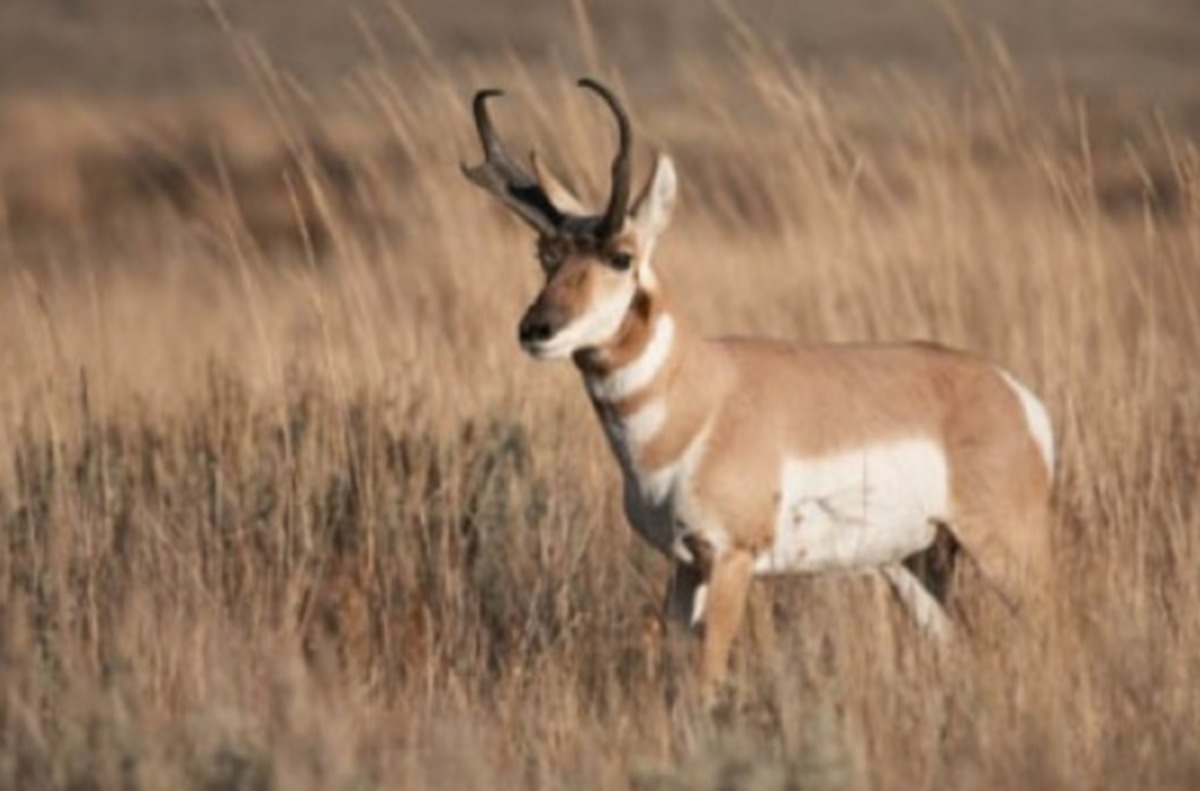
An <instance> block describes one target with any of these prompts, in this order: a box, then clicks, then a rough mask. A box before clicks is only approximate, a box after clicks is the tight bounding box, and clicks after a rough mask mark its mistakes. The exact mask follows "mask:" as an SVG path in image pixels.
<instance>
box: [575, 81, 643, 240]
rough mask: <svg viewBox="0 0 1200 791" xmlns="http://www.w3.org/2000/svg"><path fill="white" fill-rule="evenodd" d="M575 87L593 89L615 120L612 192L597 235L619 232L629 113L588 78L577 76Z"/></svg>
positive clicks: (628, 175)
mask: <svg viewBox="0 0 1200 791" xmlns="http://www.w3.org/2000/svg"><path fill="white" fill-rule="evenodd" d="M579 86H580V87H581V88H587V89H588V90H590V91H593V92H594V93H596V94H597V95H598V96H599V97H600V98H601V99H603V100H604V103H605V104H607V105H608V108H609V109H610V110H612V114H613V115H614V116H616V119H617V132H618V143H617V145H618V148H617V155H616V157H614V158H613V163H612V192H611V193H610V194H609V198H608V208H607V209H606V210H605V212H604V217H603V218H602V219H601V222H600V228H599V234H600V236H602V237H609V236H613V235H614V234H617V233H620V231H621V226H622V225H624V223H625V213H626V212H627V211H628V210H629V192H630V187H631V180H632V164H631V162H630V159H631V156H632V151H631V149H632V143H633V133H632V132H631V130H630V125H629V116H628V115H626V114H625V108H623V107H622V106H621V102H620V101H619V100H618V99H617V97H616V95H615V94H613V92H612V91H610V90H609V89H608V88H606V87H605V86H603V85H601V84H600V83H598V82H596V81H595V80H593V79H590V78H588V77H584V78H583V79H581V80H580V81H579Z"/></svg>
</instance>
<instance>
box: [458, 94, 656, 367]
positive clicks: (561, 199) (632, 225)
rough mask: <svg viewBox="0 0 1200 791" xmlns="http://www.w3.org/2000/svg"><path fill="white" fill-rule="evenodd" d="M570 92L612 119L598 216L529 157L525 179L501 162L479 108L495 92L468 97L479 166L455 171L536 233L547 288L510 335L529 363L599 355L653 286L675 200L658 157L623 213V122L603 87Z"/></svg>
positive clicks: (505, 158)
mask: <svg viewBox="0 0 1200 791" xmlns="http://www.w3.org/2000/svg"><path fill="white" fill-rule="evenodd" d="M579 85H580V86H581V87H583V88H586V89H588V90H590V91H592V92H594V93H595V94H597V95H598V96H599V97H600V98H601V99H603V100H604V102H605V104H607V105H608V108H609V109H610V110H611V111H612V114H613V115H614V116H615V117H616V121H617V130H618V148H617V154H616V157H615V158H614V159H613V163H612V187H611V192H610V194H609V198H608V205H607V206H606V207H605V209H604V212H603V213H602V214H592V213H590V212H588V211H587V209H586V208H584V206H583V204H582V203H581V202H580V201H579V199H578V198H576V197H575V196H574V195H573V194H572V193H571V192H570V190H568V189H567V188H566V186H565V185H563V184H562V183H561V182H560V181H558V179H556V178H555V177H554V176H553V175H551V174H550V172H549V171H548V170H546V168H545V167H543V166H542V164H541V163H540V162H539V160H538V159H537V157H536V155H532V154H531V155H530V160H531V161H530V165H531V166H532V169H533V174H532V175H531V174H530V173H529V171H527V170H525V168H523V167H522V166H521V165H520V164H519V163H518V162H517V161H516V160H515V159H513V157H511V156H510V155H509V154H508V152H507V151H506V150H505V148H504V145H503V144H502V143H501V141H500V138H499V137H498V136H497V134H496V130H495V127H494V126H493V125H492V119H491V117H490V115H489V114H488V107H487V102H488V100H489V99H491V98H493V97H495V96H499V95H501V92H500V91H498V90H483V91H479V92H478V93H476V94H475V99H474V103H473V109H474V114H475V126H476V127H477V129H478V131H479V141H480V143H481V144H482V146H483V153H484V161H483V162H482V163H480V164H479V165H476V166H474V167H468V166H466V165H465V164H464V165H463V173H464V174H465V175H466V177H467V178H468V179H470V180H471V181H472V182H474V183H475V184H477V185H479V186H480V187H483V188H484V189H485V190H487V191H488V192H491V193H492V194H494V195H495V196H496V197H498V198H500V200H501V201H503V202H504V204H505V205H507V206H508V207H509V208H510V209H512V211H514V212H515V213H516V214H517V216H519V217H520V218H521V219H522V220H524V221H525V222H526V223H528V224H529V225H530V226H531V227H532V228H533V229H534V230H535V231H536V232H537V234H538V239H537V257H538V261H539V262H540V263H541V266H542V271H543V272H544V274H545V276H546V280H545V283H544V284H543V286H542V290H541V291H540V292H539V293H538V295H537V298H536V299H535V300H534V301H533V304H532V305H530V306H529V309H528V310H527V311H526V312H525V315H524V317H523V318H522V319H521V324H520V327H519V330H518V337H519V339H520V342H521V346H522V348H524V349H525V351H527V352H528V353H529V354H531V355H533V356H534V357H538V358H553V357H567V356H570V355H572V354H575V353H576V352H580V351H586V350H591V349H599V348H603V347H604V346H605V345H606V344H608V343H610V342H611V341H613V340H614V338H616V336H617V335H618V334H619V332H620V329H621V327H622V324H623V323H624V321H625V318H626V316H627V314H628V313H629V312H630V310H631V309H633V307H634V305H635V302H636V300H637V297H638V295H639V294H640V293H643V292H645V291H652V290H653V289H654V288H655V287H656V280H655V277H654V274H653V272H652V270H651V268H650V257H651V254H652V253H653V251H654V244H655V242H656V241H657V239H658V237H659V235H660V234H661V233H662V231H663V230H664V229H665V228H666V226H667V222H668V221H669V219H670V214H671V208H672V205H673V204H674V201H675V183H676V182H675V167H674V165H672V164H671V160H670V158H668V157H666V156H662V155H660V156H659V157H658V159H657V162H656V163H655V166H654V172H653V173H652V174H651V176H650V178H649V179H648V180H647V182H646V185H645V187H644V188H643V189H642V191H641V193H640V195H639V197H638V198H637V200H636V201H633V203H632V208H631V205H630V186H631V184H630V182H631V178H632V162H631V158H632V151H631V149H632V132H631V130H630V124H629V117H628V116H627V115H626V113H625V110H624V108H623V107H622V106H621V103H620V101H618V99H617V97H616V96H615V95H614V94H613V93H612V91H610V90H609V89H608V88H606V87H604V86H603V85H601V84H600V83H598V82H596V81H594V80H590V79H582V80H580V81H579Z"/></svg>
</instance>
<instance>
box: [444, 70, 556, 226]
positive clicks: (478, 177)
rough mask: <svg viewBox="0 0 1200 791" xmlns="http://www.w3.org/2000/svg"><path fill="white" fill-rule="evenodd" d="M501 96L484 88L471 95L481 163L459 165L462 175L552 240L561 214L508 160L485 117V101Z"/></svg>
mask: <svg viewBox="0 0 1200 791" xmlns="http://www.w3.org/2000/svg"><path fill="white" fill-rule="evenodd" d="M503 95H504V92H503V91H500V90H497V89H495V88H487V89H484V90H482V91H479V92H477V93H476V94H475V98H474V100H473V101H472V103H471V107H472V112H473V113H474V115H475V128H476V130H477V131H478V132H479V143H480V145H481V146H482V147H483V157H484V159H483V162H481V163H480V164H478V165H475V166H474V167H469V166H468V165H467V164H466V163H460V164H461V166H462V172H463V175H465V176H466V177H467V178H468V179H470V180H471V181H472V182H474V183H475V184H477V185H479V186H480V187H483V188H484V189H485V190H487V191H488V192H491V193H492V194H494V195H495V196H496V197H498V198H500V200H502V201H503V202H504V203H505V205H507V206H508V207H509V208H510V209H512V210H513V211H515V212H516V213H517V215H519V216H520V217H521V219H523V220H525V221H526V222H527V223H529V224H530V225H532V226H533V227H534V228H535V229H536V230H537V231H538V233H541V234H542V235H544V236H553V235H555V234H556V233H557V232H558V229H559V228H560V227H561V226H562V222H563V214H562V212H560V211H559V210H558V209H557V208H556V207H555V206H554V204H553V203H551V201H550V199H549V198H548V197H547V196H546V193H545V191H544V190H542V188H541V185H539V184H538V182H537V179H535V178H533V176H531V175H529V173H528V172H527V171H526V170H525V169H524V168H522V167H521V166H520V165H519V164H517V161H516V160H515V159H513V158H512V157H511V156H509V154H508V152H507V151H506V150H505V149H504V144H503V143H501V142H500V138H499V136H498V135H497V134H496V127H495V126H494V125H493V124H492V117H491V115H490V114H489V113H488V107H487V100H488V99H491V98H492V97H495V96H503Z"/></svg>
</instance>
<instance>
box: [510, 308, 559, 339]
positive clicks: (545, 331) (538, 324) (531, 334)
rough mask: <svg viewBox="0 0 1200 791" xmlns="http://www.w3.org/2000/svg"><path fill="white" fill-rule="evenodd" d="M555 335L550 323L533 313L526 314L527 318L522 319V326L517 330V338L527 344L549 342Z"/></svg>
mask: <svg viewBox="0 0 1200 791" xmlns="http://www.w3.org/2000/svg"><path fill="white" fill-rule="evenodd" d="M553 334H554V330H553V329H552V328H551V326H550V322H549V321H547V320H546V319H544V318H542V317H541V316H538V315H535V314H534V313H533V312H530V313H526V314H525V318H523V319H521V326H520V327H519V328H518V329H517V337H518V338H519V339H520V341H521V343H525V344H528V343H541V342H542V341H545V340H549V339H550V336H551V335H553Z"/></svg>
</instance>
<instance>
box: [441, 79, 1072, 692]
mask: <svg viewBox="0 0 1200 791" xmlns="http://www.w3.org/2000/svg"><path fill="white" fill-rule="evenodd" d="M580 85H581V86H582V87H584V88H587V89H589V90H591V91H593V92H595V93H596V94H598V95H599V97H600V98H601V99H603V100H604V102H605V103H606V104H607V105H608V107H609V109H610V110H611V111H612V113H613V115H614V116H615V117H616V121H617V128H618V132H619V149H618V152H617V155H616V158H615V159H614V161H613V164H612V188H611V194H610V196H609V199H608V205H607V207H606V208H605V209H604V212H603V213H602V214H600V215H593V214H590V213H589V212H588V211H587V210H586V209H585V208H584V207H583V206H582V204H581V203H580V202H579V200H578V199H577V198H576V197H575V196H573V195H572V194H571V192H570V191H568V190H567V189H566V188H565V186H564V185H563V184H562V183H561V182H559V181H558V180H557V179H555V178H554V176H552V175H551V174H550V173H549V172H548V171H547V170H546V169H545V168H544V167H543V166H542V165H541V163H540V162H539V161H538V160H537V158H536V157H532V162H531V165H532V170H533V173H532V174H530V173H529V171H527V170H525V168H523V167H522V166H521V165H520V164H519V163H518V162H517V161H516V160H515V159H513V158H512V157H511V156H510V155H509V154H508V153H507V152H506V150H505V148H504V146H503V144H502V143H501V141H500V139H499V137H498V136H497V134H496V131H495V129H494V127H493V125H492V121H491V118H490V116H489V114H488V107H487V101H488V99H489V98H491V97H493V96H497V95H499V94H500V92H499V91H495V90H486V91H480V92H478V93H477V94H476V95H475V99H474V106H473V110H474V115H475V124H476V126H477V128H478V133H479V138H480V141H481V143H482V145H483V150H484V155H485V160H484V162H483V163H481V164H479V165H477V166H475V167H467V166H466V165H464V166H463V172H464V173H465V175H466V176H467V178H469V179H470V180H471V181H472V182H474V183H475V184H477V185H479V186H481V187H483V188H484V189H486V190H488V191H489V192H492V193H494V194H495V195H496V196H497V197H499V198H500V199H501V200H502V201H503V202H504V203H505V204H506V205H507V206H508V207H509V208H511V209H512V210H513V211H515V212H516V213H517V214H518V215H519V216H520V217H521V218H522V219H523V220H524V221H525V222H527V223H528V224H529V225H531V226H532V227H533V228H534V230H536V231H537V233H538V241H537V251H538V257H539V259H540V261H541V264H542V268H543V269H544V271H545V276H546V281H545V285H544V287H543V288H542V290H541V293H540V294H538V296H537V299H536V300H535V301H534V302H533V304H532V305H531V306H530V308H529V309H528V311H527V312H526V313H525V316H524V318H522V320H521V323H520V328H519V338H520V343H521V346H522V347H523V348H524V349H525V350H526V351H527V352H528V353H529V354H530V355H532V356H533V357H536V358H539V359H546V358H560V357H571V358H572V359H573V360H574V362H575V365H576V367H577V368H578V369H579V371H580V373H581V374H582V376H583V382H584V385H585V387H586V388H587V392H588V395H589V397H590V399H591V403H592V406H593V407H594V409H595V412H596V415H597V416H598V417H599V418H600V422H601V424H602V426H603V427H604V432H605V434H606V435H607V437H608V441H609V443H610V445H611V446H612V450H613V453H614V454H615V455H616V457H617V461H618V462H619V464H620V466H621V471H622V473H623V475H624V498H625V513H626V515H627V516H628V519H629V521H630V522H631V523H632V524H633V527H634V528H635V529H636V530H637V532H638V533H640V534H641V535H642V536H643V537H644V538H645V539H646V540H647V541H649V542H650V543H651V544H653V545H654V546H655V547H656V548H658V549H659V550H660V551H662V552H663V553H665V554H666V555H668V556H669V557H670V558H672V559H673V560H674V562H675V572H674V574H673V577H672V581H671V584H670V585H669V587H668V594H667V604H666V607H667V612H668V613H669V614H670V615H671V616H672V617H673V618H674V619H677V620H682V621H684V622H686V623H688V624H690V625H691V626H693V627H700V626H703V636H704V637H703V646H702V650H701V652H700V678H701V685H702V689H704V690H705V692H706V693H711V692H712V691H713V690H714V689H715V687H716V685H717V684H718V683H719V681H720V680H721V678H722V677H723V675H724V673H725V667H726V664H727V661H728V655H729V649H730V645H731V643H732V640H733V637H734V634H735V632H736V631H737V630H738V627H739V623H740V621H741V618H742V613H743V610H744V608H745V600H746V595H747V589H748V587H749V585H750V581H751V579H752V578H753V577H755V576H761V575H772V574H789V573H811V572H820V571H827V570H828V571H833V570H850V571H862V570H876V569H877V570H879V571H880V572H881V573H882V576H883V577H884V578H886V579H887V581H888V582H889V583H890V585H891V586H892V588H893V589H894V591H895V593H896V595H897V597H898V598H899V599H900V600H901V601H902V602H903V603H904V605H905V606H906V607H907V609H908V610H909V611H910V612H911V614H912V615H913V617H914V619H915V620H916V621H917V623H918V624H919V625H920V626H922V627H923V628H925V629H926V630H929V631H932V632H934V633H942V632H944V631H945V630H946V628H947V626H948V618H947V615H946V614H945V612H944V610H943V608H942V603H941V601H940V600H939V597H938V596H935V595H934V588H933V587H931V586H929V585H928V584H927V583H926V581H924V580H922V579H921V578H919V577H918V576H917V575H915V574H914V573H913V572H912V571H910V570H909V567H908V566H906V561H911V560H912V559H913V558H915V557H916V556H918V555H920V554H921V553H923V552H925V551H927V550H929V549H930V548H931V547H932V546H933V545H934V544H935V542H937V543H941V542H940V541H939V538H946V539H947V540H949V541H951V542H953V543H954V545H956V546H957V547H958V548H960V549H961V550H963V551H964V552H965V553H966V554H967V555H968V556H969V557H971V558H973V560H974V561H975V563H976V564H977V566H978V568H979V570H980V571H981V572H982V574H983V576H984V578H985V579H989V580H990V581H991V582H992V583H994V584H995V585H996V587H997V588H998V589H999V590H1000V592H1001V593H1002V594H1004V595H1005V597H1006V598H1008V599H1009V600H1020V599H1026V598H1027V597H1028V595H1029V594H1031V593H1033V592H1035V591H1036V590H1037V588H1038V586H1039V584H1040V582H1041V580H1042V579H1043V577H1044V573H1045V570H1046V565H1047V563H1048V561H1049V557H1048V552H1049V547H1048V534H1047V531H1046V524H1045V517H1046V510H1047V503H1048V499H1049V492H1050V487H1051V482H1052V478H1053V470H1054V448H1053V437H1052V433H1051V428H1050V420H1049V418H1048V416H1047V413H1046V410H1045V408H1044V407H1043V406H1042V404H1041V403H1040V402H1039V401H1038V400H1037V398H1035V397H1034V396H1033V394H1032V393H1030V392H1029V390H1027V389H1026V388H1025V387H1023V386H1022V385H1021V384H1019V383H1018V382H1017V381H1016V380H1015V379H1014V378H1013V377H1012V376H1011V375H1009V374H1008V373H1006V372H1005V371H1003V370H1001V369H999V368H997V367H994V366H992V365H990V364H988V363H986V362H984V361H982V360H979V359H977V358H975V357H973V356H971V355H969V354H965V353H963V352H958V351H953V350H950V349H946V348H942V347H939V346H936V345H933V344H928V343H905V344H894V345H813V346H799V345H791V344H787V343H781V342H778V341H773V340H764V339H757V338H720V339H706V338H701V337H698V336H696V335H694V334H693V333H691V332H690V331H689V330H688V327H687V325H686V324H685V323H684V321H683V320H682V318H681V317H680V316H679V315H678V314H677V313H676V312H675V311H674V310H673V309H672V306H671V303H670V300H669V298H668V296H667V293H666V290H665V288H664V286H663V283H662V281H661V280H660V279H659V276H658V275H657V274H656V272H655V271H654V269H653V267H652V265H651V257H652V254H653V252H654V247H655V243H656V242H657V240H658V238H659V236H660V234H661V233H662V232H663V230H664V229H665V228H666V226H667V223H668V221H669V219H670V215H671V209H672V206H673V204H674V201H675V191H676V190H675V186H676V177H675V168H674V166H673V164H672V162H671V160H670V159H669V158H668V157H666V156H664V155H660V156H658V158H657V161H656V163H655V165H654V170H653V173H652V174H651V176H650V178H649V180H648V182H647V184H646V186H645V187H644V188H643V190H642V191H641V193H640V195H639V196H638V197H637V199H636V200H634V201H633V203H632V206H631V205H630V180H631V162H630V159H631V150H630V149H631V130H630V123H629V119H628V117H627V116H626V114H625V111H624V110H623V108H622V107H621V104H620V102H619V101H618V100H617V98H616V97H615V96H614V95H613V93H612V92H611V91H609V90H608V89H607V88H605V87H604V86H603V85H601V84H599V83H597V82H595V81H592V80H587V79H584V80H581V81H580Z"/></svg>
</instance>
